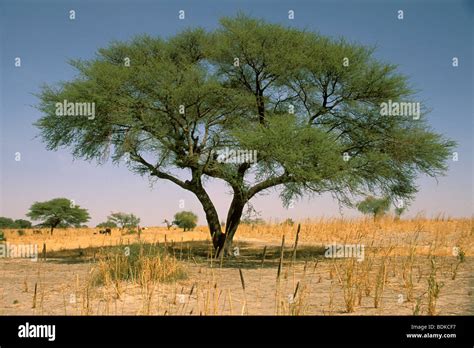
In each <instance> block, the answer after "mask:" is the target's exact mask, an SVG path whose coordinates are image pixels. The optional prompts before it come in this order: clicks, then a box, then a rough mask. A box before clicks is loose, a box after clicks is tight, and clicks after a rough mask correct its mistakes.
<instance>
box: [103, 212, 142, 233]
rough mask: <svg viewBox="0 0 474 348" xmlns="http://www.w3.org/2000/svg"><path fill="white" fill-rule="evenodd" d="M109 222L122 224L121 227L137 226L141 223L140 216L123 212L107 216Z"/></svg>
mask: <svg viewBox="0 0 474 348" xmlns="http://www.w3.org/2000/svg"><path fill="white" fill-rule="evenodd" d="M107 222H112V223H115V224H116V226H117V225H118V226H120V228H121V229H124V228H133V227H137V226H138V224H139V223H140V218H139V217H137V216H135V215H133V214H127V213H122V212H117V213H112V214H110V215H109V216H108V217H107Z"/></svg>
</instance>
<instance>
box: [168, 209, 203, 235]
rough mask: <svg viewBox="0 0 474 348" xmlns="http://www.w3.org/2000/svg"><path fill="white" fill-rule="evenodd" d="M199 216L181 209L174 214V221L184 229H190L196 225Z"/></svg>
mask: <svg viewBox="0 0 474 348" xmlns="http://www.w3.org/2000/svg"><path fill="white" fill-rule="evenodd" d="M197 220H198V217H197V215H196V214H194V213H193V212H191V211H180V212H179V213H176V214H175V215H174V221H173V223H174V224H175V225H176V226H178V227H180V228H182V229H183V230H184V231H189V230H192V229H194V227H196V223H197Z"/></svg>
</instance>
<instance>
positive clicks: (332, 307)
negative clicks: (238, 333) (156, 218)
mask: <svg viewBox="0 0 474 348" xmlns="http://www.w3.org/2000/svg"><path fill="white" fill-rule="evenodd" d="M94 233H97V229H67V230H57V231H55V233H54V235H53V236H50V235H49V234H48V233H46V231H43V232H42V233H41V234H40V233H34V232H33V230H25V231H24V233H23V234H22V235H19V234H18V233H17V232H16V231H14V230H13V231H12V230H5V237H6V238H7V240H8V241H9V242H11V243H25V244H26V243H36V244H39V245H40V246H41V245H42V244H43V243H44V244H46V246H47V253H46V256H47V261H46V262H38V263H37V264H35V268H36V269H37V271H35V274H34V275H32V274H31V273H27V275H26V276H25V275H24V273H22V275H21V278H20V277H15V274H13V273H12V274H10V273H9V275H8V277H7V275H6V274H5V273H2V272H1V271H0V284H2V282H4V281H5V280H6V281H8V280H9V279H18V282H19V285H18V286H17V287H16V288H19V289H21V291H19V292H18V293H15V294H12V293H11V291H12V290H5V289H6V286H5V285H0V314H1V313H12V312H13V313H18V312H17V311H15V310H14V308H23V307H22V303H23V302H24V301H23V300H22V298H23V297H25V299H26V298H27V299H28V300H27V302H28V305H27V306H25V308H24V309H23V312H22V313H28V314H30V313H31V311H33V313H34V314H41V313H45V311H46V312H47V311H48V309H47V308H48V306H49V307H51V303H52V302H54V301H56V299H57V297H61V301H60V302H57V304H56V306H57V307H62V308H63V310H62V312H63V313H57V312H52V313H56V314H78V315H91V314H105V315H108V314H145V315H150V314H152V315H156V314H159V315H227V314H233V315H236V314H238V315H246V314H250V315H255V314H274V315H310V314H320V315H321V314H322V315H327V314H330V315H334V314H351V313H354V314H405V315H436V314H443V313H446V312H449V311H452V310H455V309H456V308H457V305H458V304H459V303H464V304H463V306H464V308H465V307H466V305H465V303H466V302H469V301H471V300H470V296H472V284H471V285H469V284H470V283H469V282H470V280H469V279H470V278H469V277H470V274H471V272H470V271H469V267H471V266H472V263H471V260H470V257H472V256H473V238H472V237H473V235H472V234H473V229H472V219H442V218H438V219H433V220H429V219H424V218H417V219H413V220H400V221H397V220H394V219H393V218H390V217H387V218H383V219H380V220H378V221H376V222H373V221H372V220H371V219H344V220H343V219H320V220H317V221H306V222H304V223H302V224H301V229H299V230H298V229H297V227H296V226H289V225H277V224H273V225H262V226H248V225H243V226H241V227H240V228H239V231H238V233H237V238H236V241H235V244H236V246H239V248H240V256H239V257H237V258H231V259H219V260H216V259H215V257H214V255H213V250H212V247H211V243H210V240H209V235H208V232H207V229H206V228H205V227H200V228H198V229H197V230H195V231H193V232H186V233H183V232H181V231H178V230H172V231H168V230H166V228H150V229H148V230H145V231H144V232H143V233H142V234H141V236H140V240H139V239H138V236H137V235H122V234H121V233H120V231H119V230H118V229H116V230H114V231H113V233H112V236H103V235H99V234H94ZM333 243H340V244H361V245H364V246H365V255H364V258H363V259H362V260H359V261H357V260H356V259H355V258H350V257H349V258H342V259H338V258H333V259H326V258H325V257H324V246H325V245H328V244H333ZM125 248H129V251H128V254H127V253H126V249H125ZM39 250H40V251H41V247H40V248H39ZM52 260H64V261H60V262H71V265H61V266H59V265H56V266H54V268H57V269H59V268H61V269H63V268H67V267H69V268H71V269H77V270H79V269H82V270H84V271H83V272H84V273H81V275H80V276H79V275H78V274H76V276H75V278H74V279H71V280H63V281H62V282H60V285H57V284H56V283H55V282H53V281H51V282H50V281H49V279H52V278H54V275H55V274H54V271H51V269H52V268H53V264H52V263H51V262H53V261H52ZM0 262H9V261H5V260H3V261H0ZM25 262H26V261H25ZM73 265H74V266H73ZM30 268H31V267H30ZM12 269H13V268H12ZM185 270H186V273H187V275H188V278H187V279H185V278H184V272H185ZM2 277H4V279H2ZM68 279H69V278H68ZM4 284H5V283H4ZM8 289H11V288H8ZM33 289H34V290H33ZM51 289H55V290H54V291H56V292H57V294H58V295H57V296H56V297H54V298H52V297H51V293H52V291H51ZM6 291H7V292H6ZM54 291H53V292H54ZM456 291H457V293H458V295H456V296H457V297H453V296H452V295H453V293H454V292H456ZM459 291H462V292H459ZM13 296H14V297H15V301H16V300H17V297H18V298H20V300H19V302H18V301H17V302H15V304H14V305H13V307H11V305H9V304H6V302H5V301H6V300H5V298H8V299H11V298H12V297H13ZM71 299H73V300H71ZM8 301H10V300H8ZM453 301H454V302H453ZM459 301H460V302H459ZM456 303H457V304H456ZM32 304H33V305H32ZM31 307H34V308H31ZM20 312H21V311H20ZM460 313H464V314H467V312H466V310H462V311H461V312H460ZM470 314H472V313H470Z"/></svg>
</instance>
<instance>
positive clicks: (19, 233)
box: [16, 230, 25, 237]
mask: <svg viewBox="0 0 474 348" xmlns="http://www.w3.org/2000/svg"><path fill="white" fill-rule="evenodd" d="M16 232H17V233H18V235H19V236H20V237H21V236H24V235H25V230H18V231H16Z"/></svg>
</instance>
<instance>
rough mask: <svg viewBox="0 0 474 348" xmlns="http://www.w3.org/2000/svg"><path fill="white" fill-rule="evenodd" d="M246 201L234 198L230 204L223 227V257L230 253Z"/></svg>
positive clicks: (237, 197) (236, 196)
mask: <svg viewBox="0 0 474 348" xmlns="http://www.w3.org/2000/svg"><path fill="white" fill-rule="evenodd" d="M245 203H246V201H245V200H244V199H242V198H241V197H239V196H238V195H235V196H234V199H233V200H232V203H231V204H230V208H229V212H228V214H227V222H226V225H225V243H224V253H225V254H224V255H225V256H228V255H230V254H231V253H232V242H233V240H234V235H235V232H236V231H237V228H238V227H239V224H240V218H241V217H242V212H243V210H244V206H245Z"/></svg>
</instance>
